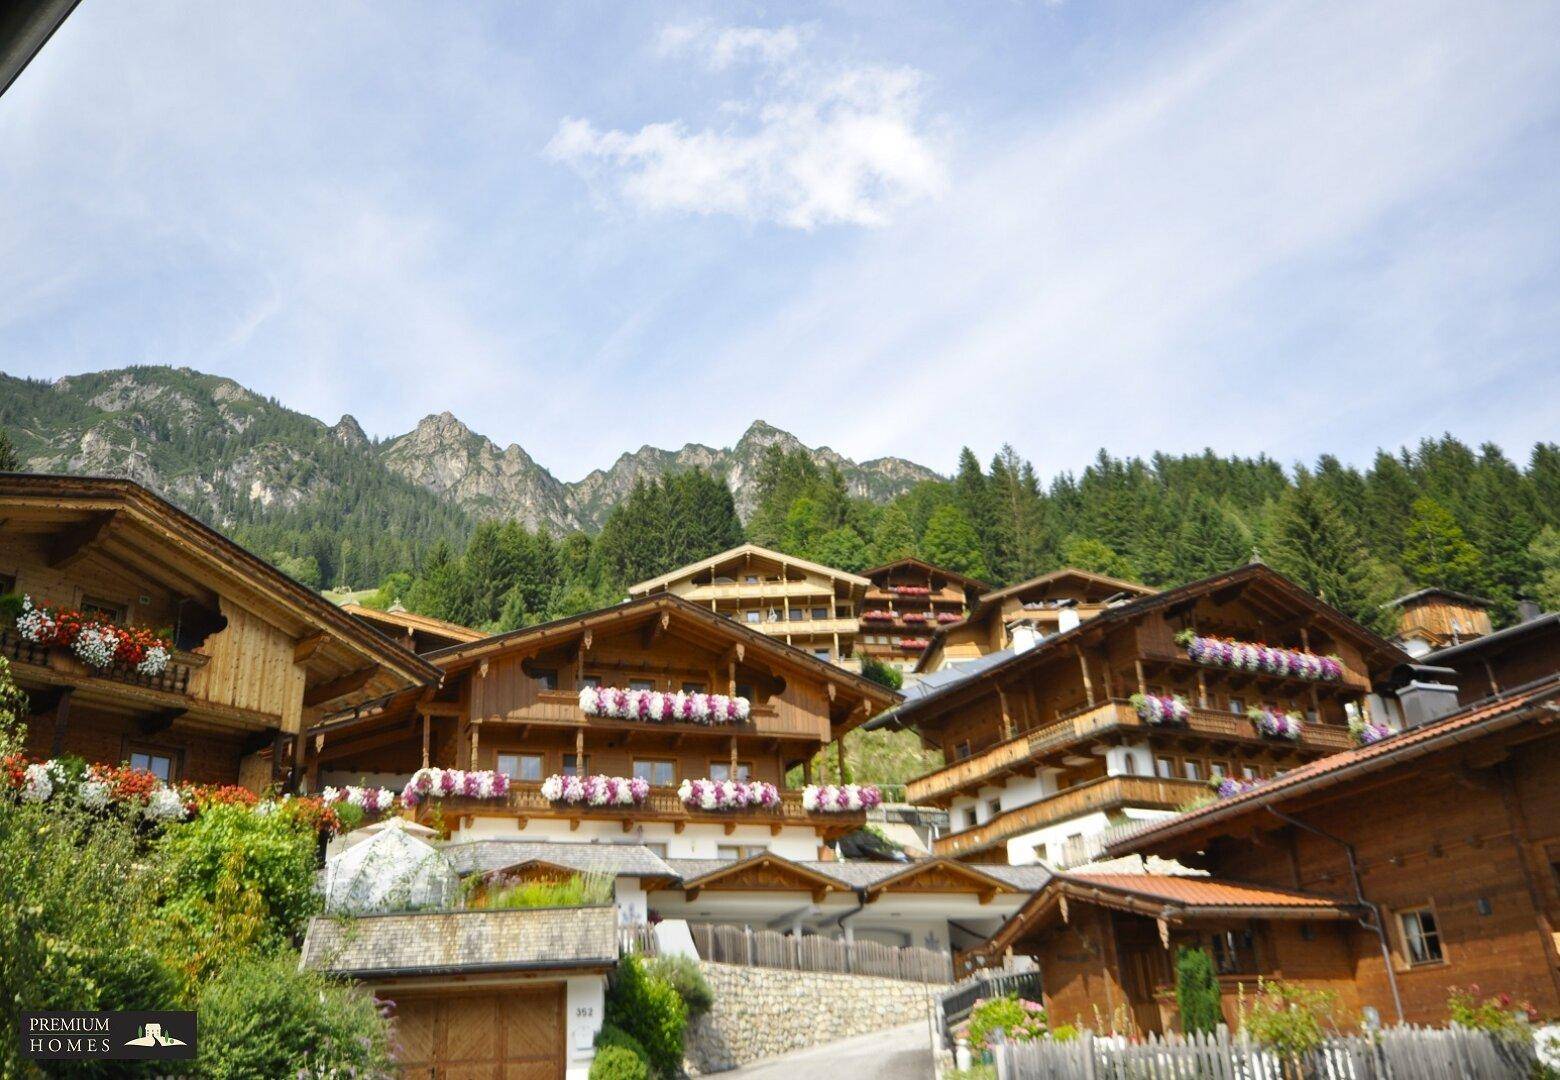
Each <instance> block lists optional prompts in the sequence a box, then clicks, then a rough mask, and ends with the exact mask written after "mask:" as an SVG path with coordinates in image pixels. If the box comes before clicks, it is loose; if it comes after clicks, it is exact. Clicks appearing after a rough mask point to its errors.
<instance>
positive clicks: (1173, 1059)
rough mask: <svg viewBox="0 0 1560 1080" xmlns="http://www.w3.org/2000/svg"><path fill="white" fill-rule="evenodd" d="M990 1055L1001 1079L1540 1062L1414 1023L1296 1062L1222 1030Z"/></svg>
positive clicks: (1470, 1034) (1322, 1078) (1435, 1077)
mask: <svg viewBox="0 0 1560 1080" xmlns="http://www.w3.org/2000/svg"><path fill="white" fill-rule="evenodd" d="M993 1056H994V1057H995V1059H996V1065H997V1078H998V1080H1188V1078H1192V1077H1196V1078H1198V1080H1516V1078H1522V1077H1527V1076H1529V1075H1530V1074H1531V1071H1532V1069H1533V1066H1534V1064H1535V1063H1536V1062H1537V1060H1538V1059H1537V1054H1536V1051H1535V1049H1534V1046H1533V1044H1532V1043H1531V1042H1528V1041H1522V1040H1512V1039H1502V1038H1499V1037H1496V1036H1492V1035H1489V1034H1486V1033H1485V1032H1482V1031H1469V1030H1466V1029H1463V1028H1421V1027H1413V1026H1404V1027H1396V1028H1386V1029H1383V1030H1382V1031H1380V1032H1378V1033H1377V1034H1376V1036H1375V1037H1374V1038H1367V1037H1365V1036H1347V1037H1340V1038H1335V1039H1330V1040H1328V1041H1327V1043H1326V1044H1325V1045H1323V1046H1322V1047H1321V1048H1319V1049H1317V1050H1315V1051H1313V1052H1312V1053H1309V1054H1304V1055H1296V1056H1290V1057H1285V1056H1282V1055H1280V1054H1277V1053H1275V1052H1274V1051H1272V1050H1267V1049H1264V1048H1262V1047H1260V1046H1257V1045H1256V1044H1255V1043H1252V1042H1249V1041H1247V1040H1245V1039H1243V1038H1232V1037H1231V1036H1230V1035H1229V1034H1228V1033H1227V1032H1224V1031H1220V1032H1218V1033H1217V1034H1202V1035H1193V1036H1190V1037H1183V1036H1180V1035H1169V1036H1158V1035H1151V1036H1149V1037H1147V1038H1146V1039H1142V1040H1139V1041H1129V1040H1127V1039H1124V1038H1120V1037H1115V1036H1101V1037H1095V1036H1093V1035H1089V1034H1084V1035H1081V1036H1080V1037H1078V1038H1077V1039H1072V1040H1069V1041H1067V1042H1053V1041H1050V1040H1038V1041H1035V1042H1027V1043H1008V1044H1005V1045H1001V1046H998V1047H997V1048H996V1051H995V1053H994V1055H993Z"/></svg>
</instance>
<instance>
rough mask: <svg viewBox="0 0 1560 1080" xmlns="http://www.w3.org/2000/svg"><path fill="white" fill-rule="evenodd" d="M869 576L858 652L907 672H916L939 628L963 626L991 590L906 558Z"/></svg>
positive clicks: (980, 584)
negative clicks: (971, 606)
mask: <svg viewBox="0 0 1560 1080" xmlns="http://www.w3.org/2000/svg"><path fill="white" fill-rule="evenodd" d="M864 576H865V577H866V578H867V580H868V581H870V582H871V583H872V584H871V585H870V586H869V587H868V589H867V593H866V597H865V598H864V599H863V600H862V604H861V635H860V637H859V638H857V646H856V651H857V652H858V653H859V654H861V655H862V656H870V657H873V658H874V659H876V660H879V661H881V662H883V663H885V664H889V665H891V666H893V667H897V668H899V669H900V670H902V671H910V670H913V669H914V668H915V666H916V664H917V662H918V661H919V660H920V658H921V654H922V653H923V652H925V651H926V649H927V647H928V646H929V645H930V644H931V636H932V634H933V633H935V632H936V631H937V630H938V629H940V628H941V627H944V626H948V625H950V624H952V623H957V622H962V621H963V620H964V617H965V616H966V615H967V614H968V613H969V609H970V605H972V604H973V603H975V601H976V600H977V598H979V596H980V594H981V593H983V592H987V591H989V589H990V586H989V585H987V584H986V583H985V582H984V581H978V580H976V579H975V578H972V577H966V576H965V575H963V574H957V573H954V572H953V571H952V570H945V569H943V568H942V567H940V566H933V565H932V564H931V563H929V562H923V561H922V560H920V559H900V560H899V561H898V562H892V563H887V564H885V565H883V566H877V567H874V568H872V569H871V570H867V571H864Z"/></svg>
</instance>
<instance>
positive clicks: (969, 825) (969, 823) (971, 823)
mask: <svg viewBox="0 0 1560 1080" xmlns="http://www.w3.org/2000/svg"><path fill="white" fill-rule="evenodd" d="M975 825H976V820H975V808H974V807H973V806H972V807H970V808H969V809H968V810H966V811H964V827H965V828H966V829H973V828H974V827H975Z"/></svg>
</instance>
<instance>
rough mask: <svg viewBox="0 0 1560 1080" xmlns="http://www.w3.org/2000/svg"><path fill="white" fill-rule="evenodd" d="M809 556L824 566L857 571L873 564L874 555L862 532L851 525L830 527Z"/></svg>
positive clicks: (852, 571) (815, 544)
mask: <svg viewBox="0 0 1560 1080" xmlns="http://www.w3.org/2000/svg"><path fill="white" fill-rule="evenodd" d="M807 558H809V559H811V560H813V561H814V562H818V563H822V564H823V565H824V566H837V567H839V568H840V569H841V570H848V571H850V572H851V573H853V574H854V573H857V572H859V571H862V570H865V569H866V568H867V567H869V566H871V565H872V555H871V552H870V551H869V550H868V548H867V542H866V541H865V540H863V539H862V538H861V534H860V533H858V532H857V531H856V530H855V529H852V528H851V527H850V526H849V525H841V526H840V527H839V528H837V529H830V530H829V531H828V532H826V533H824V534H823V535H822V536H820V537H819V538H818V540H817V542H816V543H814V544H813V546H812V549H811V551H810V553H809V554H808V555H807Z"/></svg>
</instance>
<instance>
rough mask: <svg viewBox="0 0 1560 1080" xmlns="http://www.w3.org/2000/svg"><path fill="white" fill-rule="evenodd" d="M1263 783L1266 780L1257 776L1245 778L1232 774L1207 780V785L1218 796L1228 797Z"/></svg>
mask: <svg viewBox="0 0 1560 1080" xmlns="http://www.w3.org/2000/svg"><path fill="white" fill-rule="evenodd" d="M1265 783H1267V781H1266V780H1262V779H1259V778H1257V777H1253V778H1251V779H1250V780H1245V779H1240V778H1237V777H1234V776H1215V777H1213V778H1211V779H1210V780H1209V781H1208V786H1209V787H1210V788H1211V789H1213V793H1214V794H1215V795H1217V796H1218V797H1219V798H1221V799H1228V798H1229V797H1230V796H1232V795H1240V794H1242V793H1244V792H1247V791H1250V790H1251V789H1252V788H1254V787H1260V786H1261V785H1262V784H1265Z"/></svg>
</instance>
